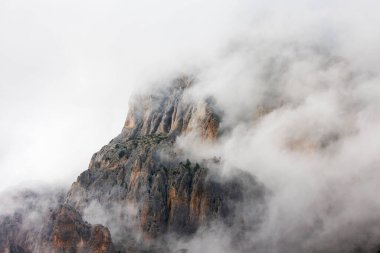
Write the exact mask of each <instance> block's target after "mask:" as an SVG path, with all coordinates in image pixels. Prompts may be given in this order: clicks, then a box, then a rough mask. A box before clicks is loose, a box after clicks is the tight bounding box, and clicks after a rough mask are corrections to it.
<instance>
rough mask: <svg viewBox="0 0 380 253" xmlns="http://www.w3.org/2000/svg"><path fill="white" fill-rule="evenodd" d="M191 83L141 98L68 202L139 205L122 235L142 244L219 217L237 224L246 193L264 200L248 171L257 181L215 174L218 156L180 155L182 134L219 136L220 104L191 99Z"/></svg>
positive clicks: (189, 230) (83, 207)
mask: <svg viewBox="0 0 380 253" xmlns="http://www.w3.org/2000/svg"><path fill="white" fill-rule="evenodd" d="M188 82H189V80H188V79H179V80H177V81H176V83H174V85H172V86H170V87H168V89H165V90H163V91H160V93H159V94H158V95H154V96H153V95H149V96H146V97H143V98H141V100H135V104H132V105H131V106H130V108H131V109H130V112H129V115H128V117H127V120H126V123H125V126H124V129H123V131H122V133H121V134H120V135H119V136H118V137H116V138H115V139H113V140H112V141H111V142H110V143H109V144H108V145H106V146H104V147H103V148H102V149H101V150H100V151H99V152H97V153H96V154H94V156H93V157H92V159H91V162H90V166H89V169H88V170H87V171H85V172H83V173H82V174H81V175H80V176H79V177H78V180H77V182H75V183H74V184H73V185H72V187H71V190H70V191H69V193H68V196H67V200H66V203H68V204H69V205H71V206H73V207H75V208H76V209H78V210H80V211H83V210H86V208H87V207H88V205H89V203H91V201H92V200H96V201H97V202H99V203H101V205H102V206H103V207H104V208H105V209H109V208H111V207H112V206H113V205H114V203H119V204H122V205H123V206H128V205H132V206H134V207H135V208H136V209H137V210H136V213H137V214H136V215H135V216H134V217H131V219H132V220H133V221H132V223H133V224H134V226H133V231H125V233H124V234H122V238H133V237H134V236H133V235H131V233H136V231H138V233H139V234H140V235H141V238H139V239H136V238H135V239H131V240H130V241H129V244H130V245H133V247H134V248H136V247H137V248H141V247H142V248H147V247H148V246H149V245H150V246H152V245H156V242H157V241H159V240H160V239H162V238H163V237H164V236H165V235H166V234H168V233H171V234H176V235H178V236H187V235H191V234H193V233H194V232H195V231H196V230H197V228H198V227H199V226H202V225H207V224H208V223H210V222H213V221H215V220H221V221H223V222H224V223H226V224H227V223H229V222H230V223H232V220H233V219H234V213H235V212H234V209H235V205H236V203H238V202H239V201H242V200H243V198H244V196H243V192H250V194H252V196H253V195H255V196H256V198H257V199H259V198H261V197H262V195H263V188H261V186H259V185H258V184H257V182H255V180H254V179H253V178H252V177H251V176H248V175H245V176H246V177H247V176H248V178H249V179H250V180H249V182H245V183H243V182H242V181H241V180H240V177H236V178H234V179H229V180H227V181H226V180H223V179H222V178H219V179H217V178H215V177H210V178H209V170H208V169H207V164H210V163H218V161H217V160H215V161H207V162H205V163H204V164H198V163H191V162H190V161H189V160H186V159H185V158H184V157H183V156H181V155H180V154H178V152H179V151H178V150H176V148H175V141H176V137H177V136H179V135H180V134H186V133H187V132H189V131H197V133H198V134H199V135H200V136H201V138H203V139H204V140H205V141H212V140H213V139H215V138H217V136H218V126H219V117H218V116H217V115H216V114H215V113H214V110H213V108H212V104H210V102H207V101H205V102H204V103H201V104H198V105H195V104H194V103H191V102H188V100H187V99H185V98H184V97H183V96H184V91H185V89H186V87H188V86H190V83H188ZM214 165H215V164H214ZM247 189H251V191H247ZM105 225H107V224H105ZM111 232H112V231H111ZM123 240H124V239H123ZM117 243H118V244H122V243H123V242H117ZM148 248H149V247H148Z"/></svg>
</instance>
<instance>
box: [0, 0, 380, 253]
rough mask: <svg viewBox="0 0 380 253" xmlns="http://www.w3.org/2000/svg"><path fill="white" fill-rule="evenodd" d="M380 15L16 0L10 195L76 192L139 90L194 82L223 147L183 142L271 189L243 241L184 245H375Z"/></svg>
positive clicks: (6, 65)
mask: <svg viewBox="0 0 380 253" xmlns="http://www.w3.org/2000/svg"><path fill="white" fill-rule="evenodd" d="M379 8H380V3H379V2H377V1H371V0H366V1H360V2H359V1H353V0H352V1H350V0H348V1H339V0H334V1H312V0H309V1H297V0H291V1H279V0H278V1H275V0H273V1H243V0H240V1H236V0H235V1H232V0H231V1H228V0H225V1H213V0H212V1H208V2H204V1H196V0H192V1H186V2H179V1H171V0H165V1H159V2H155V1H138V2H133V1H107V2H105V1H104V2H102V1H81V2H80V1H65V2H55V1H53V2H52V1H34V2H30V1H3V2H2V3H0V34H1V35H0V36H1V37H0V38H1V39H0V56H1V57H0V66H1V67H0V104H1V107H0V108H1V109H0V110H1V112H0V120H1V123H2V124H1V125H0V138H1V140H2V141H1V144H0V178H1V179H0V180H1V181H0V184H1V186H0V187H1V188H4V187H6V186H9V185H17V184H20V183H23V182H27V181H31V180H32V181H44V182H49V183H52V182H57V181H58V182H61V183H65V184H69V182H71V181H73V180H74V179H75V177H76V176H77V175H78V174H79V173H80V172H81V171H83V170H84V169H86V167H87V163H88V161H89V158H90V157H91V154H92V153H93V152H95V151H97V149H99V148H100V147H101V146H102V145H103V144H106V143H107V142H108V140H110V139H111V138H113V137H114V136H115V135H116V134H117V133H118V132H120V130H121V127H122V125H123V121H124V119H125V116H126V114H127V109H128V98H129V95H130V94H131V93H132V92H133V90H134V91H135V92H140V91H142V90H144V91H145V90H146V89H149V88H151V85H156V84H157V83H165V80H170V79H171V78H173V77H176V76H178V75H182V74H185V75H192V76H194V77H195V79H196V82H195V84H194V85H193V86H192V87H191V89H190V90H189V91H188V93H187V95H188V97H189V98H190V99H194V100H195V101H197V100H198V99H199V98H207V97H210V96H211V97H213V98H214V99H215V105H216V107H217V109H218V112H220V113H221V118H222V122H221V125H220V127H221V135H220V138H219V139H218V140H217V141H216V142H215V143H205V142H204V141H202V140H197V139H196V138H194V135H191V136H183V137H181V138H180V140H179V141H178V148H180V149H182V150H183V151H184V152H185V153H186V154H187V155H188V156H189V157H190V158H192V159H194V160H202V159H204V158H210V157H214V156H217V157H221V165H222V166H221V168H219V169H220V170H222V172H223V174H224V175H226V176H227V177H228V176H229V174H230V173H231V172H232V171H233V170H234V169H235V168H239V169H242V170H244V171H247V172H249V173H252V175H254V176H255V177H256V178H257V179H258V180H259V181H260V182H262V183H263V184H264V185H265V186H266V187H267V188H268V189H269V190H270V192H271V194H270V197H269V198H268V202H267V207H266V208H267V209H266V210H267V212H266V213H265V217H263V219H262V222H261V224H260V227H259V228H258V229H256V230H254V231H248V234H247V235H246V241H245V244H244V245H240V246H239V247H237V248H236V247H235V246H234V245H233V242H231V241H229V240H231V238H232V237H231V234H234V231H230V230H225V229H224V228H220V227H219V225H216V226H215V227H214V228H213V230H212V231H211V232H210V231H206V232H205V231H204V230H200V231H199V236H196V237H195V238H194V239H193V240H188V241H179V242H176V243H175V247H177V248H188V249H189V251H190V252H200V251H201V249H207V252H219V253H220V252H235V251H242V252H250V251H252V250H257V252H271V253H274V252H289V253H290V252H292V253H294V252H322V251H325V250H326V249H328V250H329V251H330V252H335V251H336V252H344V251H346V250H353V249H355V248H356V247H357V246H358V245H361V246H363V245H364V247H369V248H371V247H375V246H377V245H378V244H379V242H380V241H378V238H380V230H379V227H380V200H379V198H378V196H377V195H378V192H379V189H380V188H379V182H380V170H379V165H380V156H379V150H380V139H379V133H380V86H379V82H380V58H379V55H380V48H379V46H378V45H380V32H379V30H378V25H379V24H380V16H379V15H378V10H379ZM1 188H0V189H1ZM96 205H97V203H93V206H94V207H96ZM95 209H96V208H95ZM131 210H132V209H131ZM249 210H250V209H249V207H245V208H244V211H245V212H248V213H247V216H249V212H250V211H249ZM131 212H132V211H131ZM99 213H100V215H99ZM99 213H93V212H92V210H91V208H90V209H87V210H86V218H88V219H89V220H90V221H94V222H102V217H101V214H102V212H99ZM132 213H133V212H132ZM104 222H106V223H110V224H111V225H112V224H114V223H116V224H117V221H116V222H115V221H112V222H114V223H112V222H111V221H107V220H104ZM111 232H112V231H111ZM221 241H222V242H223V243H222V244H221V243H220V242H221Z"/></svg>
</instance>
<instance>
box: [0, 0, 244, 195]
mask: <svg viewBox="0 0 380 253" xmlns="http://www.w3.org/2000/svg"><path fill="white" fill-rule="evenodd" d="M244 5H247V3H246V2H245V1H229V0H227V1H215V0H212V1H209V2H208V3H207V4H204V3H203V1H197V0H192V1H182V2H181V1H171V0H164V1H147V0H143V1H124V0H107V1H99V0H91V1H76V0H75V1H74V0H65V1H51V0H34V1H30V0H2V1H0V123H1V124H0V190H1V189H4V188H6V187H8V186H12V185H19V184H25V182H31V181H34V182H50V183H55V182H60V183H64V184H67V183H68V182H71V181H74V180H75V179H76V176H77V175H79V173H80V172H81V171H83V170H85V169H86V168H87V165H88V162H89V160H90V158H91V155H92V154H93V153H94V152H96V151H97V150H99V149H100V148H101V146H102V145H104V144H107V143H108V141H109V140H110V139H112V138H113V137H114V136H116V135H117V134H118V133H119V132H120V130H121V128H122V125H123V122H124V119H125V117H126V114H127V111H128V98H129V96H130V94H131V91H132V90H133V89H136V88H137V89H138V88H139V86H140V85H141V84H143V83H144V82H148V81H149V80H150V79H152V78H153V77H157V76H159V75H158V74H157V73H160V72H165V71H168V70H170V69H171V70H174V69H176V68H178V65H180V64H179V62H183V61H181V59H184V58H186V59H189V58H191V56H192V55H193V53H194V52H196V51H202V52H203V55H204V54H209V53H210V54H212V52H213V48H215V47H217V46H216V45H218V41H219V44H221V41H223V39H224V36H226V35H228V34H230V32H231V29H235V28H236V26H234V25H232V24H233V23H234V22H235V21H236V20H237V17H239V16H241V13H242V12H244V11H245V8H244V7H243V6H244ZM215 7H217V8H215ZM213 45H215V46H213ZM162 63H165V64H162Z"/></svg>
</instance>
